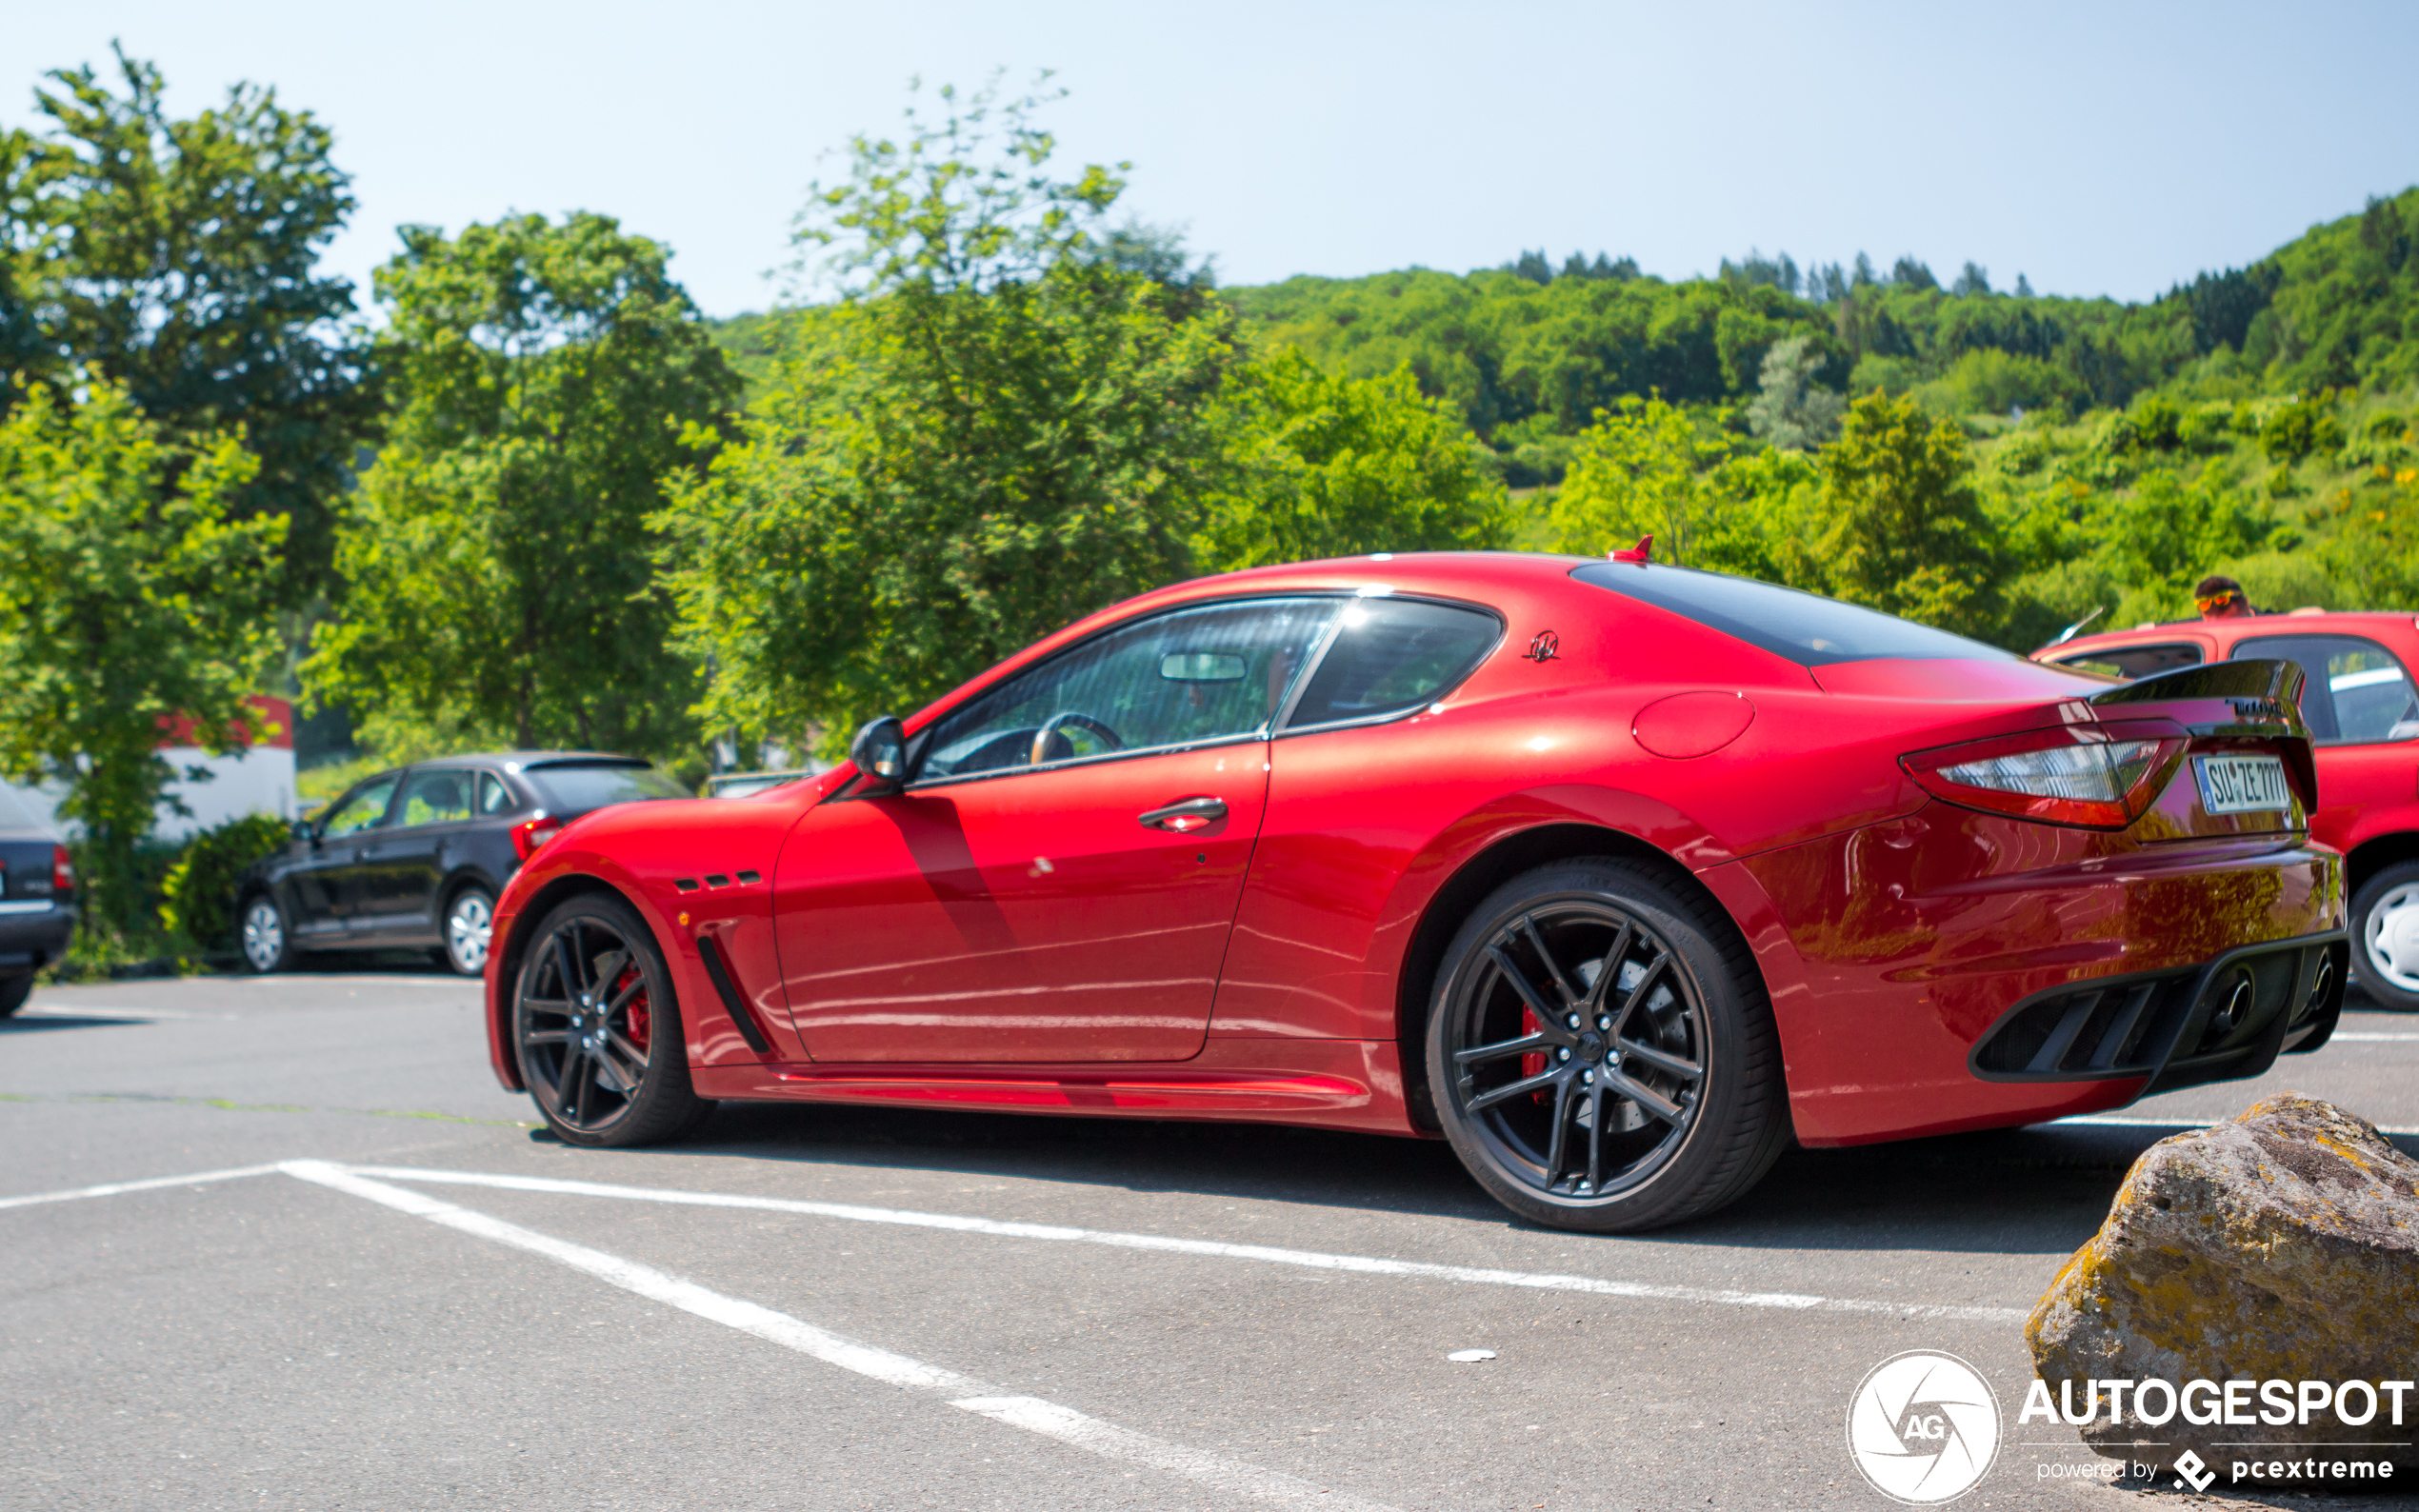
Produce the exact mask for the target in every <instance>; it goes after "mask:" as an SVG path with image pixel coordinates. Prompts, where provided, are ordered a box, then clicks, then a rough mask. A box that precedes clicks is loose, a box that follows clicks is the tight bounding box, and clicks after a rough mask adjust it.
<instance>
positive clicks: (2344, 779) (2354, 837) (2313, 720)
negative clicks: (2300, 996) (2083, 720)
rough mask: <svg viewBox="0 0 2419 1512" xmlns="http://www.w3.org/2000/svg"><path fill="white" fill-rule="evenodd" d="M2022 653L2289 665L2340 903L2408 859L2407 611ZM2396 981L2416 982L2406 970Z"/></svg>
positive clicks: (2112, 660) (2383, 992) (2413, 773)
mask: <svg viewBox="0 0 2419 1512" xmlns="http://www.w3.org/2000/svg"><path fill="white" fill-rule="evenodd" d="M2032 654H2033V658H2034V659H2035V660H2036V661H2040V662H2044V663H2048V664H2050V665H2053V666H2076V667H2080V668H2084V669H2087V670H2090V671H2095V672H2099V673H2102V674H2105V675H2111V676H2118V677H2137V676H2141V675H2144V674H2145V673H2148V672H2155V671H2160V670H2166V669H2169V668H2171V667H2175V666H2192V665H2200V664H2207V663H2211V662H2223V661H2228V660H2230V659H2233V658H2235V657H2238V656H2262V657H2273V656H2286V657H2289V658H2293V659H2297V660H2299V661H2300V662H2301V663H2302V664H2303V666H2304V670H2305V673H2306V674H2307V680H2306V683H2305V688H2306V691H2305V694H2304V698H2303V709H2304V713H2305V716H2306V719H2307V722H2308V723H2309V726H2310V733H2311V744H2312V746H2313V747H2314V752H2313V754H2314V757H2315V760H2316V764H2317V770H2318V806H2317V807H2316V809H2314V810H2313V811H2312V812H2311V814H2310V816H2309V831H2310V836H2311V838H2312V839H2314V840H2316V841H2317V842H2318V843H2319V844H2321V845H2324V846H2332V847H2333V848H2334V849H2336V850H2340V851H2342V852H2343V853H2344V861H2345V867H2344V869H2345V879H2344V885H2345V895H2346V897H2347V898H2359V897H2360V896H2361V895H2362V894H2363V893H2364V891H2365V890H2366V889H2367V888H2368V885H2369V882H2370V881H2371V880H2372V879H2374V878H2377V877H2380V876H2382V875H2384V874H2385V873H2387V872H2388V871H2389V870H2391V869H2393V868H2396V867H2400V866H2404V865H2409V864H2411V863H2413V862H2419V744H2414V743H2413V742H2414V738H2419V723H2414V722H2413V719H2414V718H2419V706H2414V704H2413V700H2412V688H2413V684H2412V682H2411V677H2410V671H2409V669H2410V668H2411V667H2413V666H2419V620H2414V619H2413V617H2412V616H2411V615H2409V614H2407V613H2321V612H2318V611H2314V610H2309V609H2303V610H2297V611H2295V612H2293V613H2290V614H2255V615H2243V616H2238V617H2233V618H2226V619H2215V620H2190V621H2185V622H2183V623H2181V624H2174V625H2145V626H2138V627H2135V628H2133V629H2130V630H2121V631H2110V632H2107V633H2104V634H2100V635H2086V636H2077V637H2076V638H2075V639H2073V640H2071V641H2066V642H2061V643H2060V644H2058V645H2055V646H2047V647H2042V648H2041V649H2040V650H2037V651H2035V652H2033V653H2032ZM2355 664H2357V665H2355ZM2322 692H2323V694H2324V696H2321V695H2322ZM2406 716H2412V718H2406ZM2380 896H2381V897H2382V895H2380ZM2351 923H2352V930H2351V933H2352V935H2353V938H2354V941H2355V944H2356V945H2358V944H2361V943H2363V937H2364V936H2365V935H2366V934H2367V933H2368V931H2367V930H2365V929H2364V928H2363V927H2362V924H2363V923H2364V921H2363V920H2361V919H2359V918H2354V919H2353V920H2352V921H2351ZM2362 964H2363V965H2369V963H2366V962H2363V963H2362ZM2396 975H2398V976H2401V977H2403V978H2404V979H2405V981H2406V983H2407V984H2408V986H2419V982H2412V981H2409V973H2408V972H2403V973H2397V974H2396ZM2362 980H2363V981H2364V983H2365V984H2366V985H2369V989H2370V991H2371V992H2372V993H2375V994H2376V995H2378V996H2380V997H2383V998H2385V999H2387V1000H2388V1002H2389V1005H2391V1006H2395V1007H2404V1008H2408V1007H2414V1006H2419V992H2412V991H2409V990H2408V987H2407V986H2406V987H2397V986H2396V985H2395V984H2394V983H2393V982H2390V981H2383V980H2379V976H2378V973H2377V971H2376V970H2375V968H2373V967H2371V968H2370V969H2369V970H2367V971H2364V973H2363V977H2362Z"/></svg>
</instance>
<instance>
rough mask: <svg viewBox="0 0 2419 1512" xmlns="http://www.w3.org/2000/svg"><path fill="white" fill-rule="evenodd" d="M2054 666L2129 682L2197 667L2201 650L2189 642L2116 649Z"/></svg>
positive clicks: (2067, 659)
mask: <svg viewBox="0 0 2419 1512" xmlns="http://www.w3.org/2000/svg"><path fill="white" fill-rule="evenodd" d="M2058 665H2059V666H2071V667H2073V668H2074V669H2075V670H2076V671H2078V672H2097V673H2099V674H2100V675H2101V676H2103V677H2122V678H2124V679H2126V680H2127V681H2128V682H2130V681H2132V680H2133V679H2134V678H2137V677H2150V676H2154V675H2156V674H2157V673H2160V672H2172V671H2174V670H2175V669H2176V668H2177V667H2179V666H2200V665H2201V648H2200V647H2197V646H2195V645H2193V644H2191V643H2190V642H2189V641H2185V642H2180V643H2177V644H2173V645H2168V646H2120V647H2116V648H2115V649H2114V650H2109V651H2086V652H2085V653H2084V654H2083V655H2081V656H2062V657H2060V658H2058Z"/></svg>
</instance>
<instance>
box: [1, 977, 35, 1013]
mask: <svg viewBox="0 0 2419 1512" xmlns="http://www.w3.org/2000/svg"><path fill="white" fill-rule="evenodd" d="M31 996H33V973H32V972H30V971H28V972H25V973H24V974H22V975H19V976H13V977H0V1019H12V1018H15V1017H16V1015H17V1010H18V1009H19V1008H22V1007H24V1006H25V1000H26V999H28V998H30V997H31Z"/></svg>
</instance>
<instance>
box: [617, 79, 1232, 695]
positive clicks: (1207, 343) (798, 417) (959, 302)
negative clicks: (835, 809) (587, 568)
mask: <svg viewBox="0 0 2419 1512" xmlns="http://www.w3.org/2000/svg"><path fill="white" fill-rule="evenodd" d="M942 100H943V102H944V105H945V107H946V108H947V109H948V111H949V114H948V117H947V119H946V120H945V121H943V122H941V123H938V124H934V123H930V122H928V121H927V120H925V119H923V118H921V117H919V116H918V115H917V114H916V113H915V112H914V111H912V110H910V114H909V120H908V130H907V131H906V132H905V133H904V135H903V137H902V138H901V139H900V140H897V141H892V140H890V139H876V138H870V137H859V138H857V139H856V140H855V141H854V142H853V143H852V145H851V149H850V176H849V179H848V181H847V182H845V183H843V184H839V185H837V186H835V187H831V188H829V189H818V190H817V191H816V193H815V195H814V197H813V198H812V200H811V201H810V204H809V206H808V209H807V211H806V212H805V213H804V214H803V215H802V216H801V219H800V229H799V236H800V240H801V243H802V246H804V247H805V248H806V249H808V251H809V253H810V255H811V254H813V253H814V252H816V251H818V250H819V251H820V252H821V253H823V254H824V256H823V260H822V261H821V263H820V264H819V267H820V269H821V270H822V271H824V272H826V273H828V274H829V275H830V276H831V277H832V278H833V279H834V281H835V282H836V283H837V284H838V285H839V288H840V290H841V298H840V300H839V302H838V304H837V305H836V307H833V308H827V309H823V310H819V311H816V312H814V313H813V314H812V315H811V316H810V317H808V318H809V319H810V323H811V326H812V328H813V332H814V335H813V339H811V340H807V341H801V342H798V343H794V344H791V345H790V347H789V348H788V349H787V350H786V352H785V356H784V358H783V360H782V364H781V367H780V369H779V371H778V373H777V374H776V375H775V376H774V377H773V378H772V379H771V380H770V382H769V383H768V385H767V388H766V391H765V392H764V394H763V396H762V397H760V398H759V399H758V400H757V401H756V403H755V404H754V405H753V406H752V407H751V408H750V410H749V412H748V414H747V416H746V418H745V420H744V422H743V425H742V437H741V439H740V441H739V442H738V443H737V444H735V445H733V446H732V447H730V448H728V449H726V450H725V451H724V452H723V453H722V455H721V456H720V457H719V458H718V459H716V460H715V461H714V462H713V463H712V465H711V466H710V467H709V468H705V469H703V470H701V471H698V472H695V473H693V474H692V475H691V476H690V477H689V478H688V479H687V480H685V481H683V482H681V483H679V484H677V485H675V486H674V488H673V499H672V504H671V507H669V508H668V509H666V510H665V511H664V513H663V514H662V515H661V516H659V517H658V518H659V521H660V523H661V524H662V526H663V527H664V528H665V530H666V531H667V532H668V533H669V534H670V536H671V537H672V538H673V549H672V550H671V551H670V553H669V555H668V561H669V562H670V565H671V571H670V582H671V584H672V586H673V588H674V591H675V592H676V594H677V596H678V598H679V603H680V608H681V634H682V643H683V644H684V645H685V646H686V647H688V649H689V650H690V654H691V655H692V656H693V657H695V658H696V659H697V660H698V661H700V662H703V663H708V664H710V666H712V667H713V669H714V675H713V682H712V686H711V690H710V694H709V696H708V698H707V700H706V703H705V706H704V707H705V712H706V714H707V716H708V718H709V721H710V723H711V724H713V725H714V726H717V727H730V728H734V729H737V730H738V731H740V732H741V733H742V734H743V736H753V737H757V738H761V737H762V736H763V735H766V734H781V735H796V734H798V733H802V732H803V731H805V730H806V729H807V728H808V726H821V727H822V728H823V729H825V730H826V731H827V738H830V739H838V738H844V737H845V735H846V732H847V728H848V726H850V724H851V723H852V722H853V721H855V720H857V719H860V718H862V717H864V716H866V715H869V714H871V713H874V712H879V711H881V710H882V709H885V708H888V709H891V710H895V711H899V712H905V711H907V710H908V709H910V708H912V707H914V706H918V705H920V704H922V703H923V702H924V701H925V700H927V699H929V698H930V697H931V696H932V695H934V694H935V693H938V692H941V691H943V690H945V689H947V688H948V687H950V686H952V685H953V684H955V683H957V682H959V681H961V680H963V679H964V678H965V677H967V676H968V675H970V674H971V673H973V672H975V671H978V670H980V669H981V668H982V667H984V666H988V665H990V663H992V662H993V661H996V660H997V659H998V658H1000V657H1001V656H1003V655H1005V654H1007V653H1008V652H1010V651H1012V650H1014V649H1016V648H1017V647H1021V646H1023V645H1025V644H1026V643H1027V642H1029V641H1030V640H1032V639H1033V638H1035V637H1036V636H1039V635H1042V634H1045V633H1047V632H1049V631H1050V630H1053V629H1056V628H1058V627H1061V626H1063V625H1066V624H1068V623H1069V622H1070V621H1072V620H1074V619H1077V618H1080V617H1081V616H1083V615H1085V614H1088V613H1090V612H1091V611H1092V610H1094V609H1097V608H1099V607H1103V606H1104V605H1107V604H1110V603H1112V602H1114V601H1115V600H1117V599H1120V598H1124V597H1126V596H1128V595H1130V594H1132V593H1135V592H1138V591H1140V590H1142V589H1144V588H1148V587H1153V586H1155V585H1158V584H1161V583H1165V582H1167V581H1169V580H1170V579H1172V578H1178V577H1182V576H1184V575H1185V574H1186V573H1187V572H1189V571H1190V567H1191V554H1190V541H1191V539H1192V537H1193V536H1194V534H1195V533H1196V532H1197V531H1198V530H1199V529H1200V527H1201V525H1202V522H1203V514H1204V501H1205V500H1207V499H1208V498H1210V497H1212V496H1214V495H1216V494H1217V493H1218V492H1219V491H1220V489H1221V488H1222V487H1226V486H1227V480H1228V479H1229V477H1230V475H1231V464H1230V462H1229V454H1228V447H1227V437H1226V428H1225V427H1224V426H1223V424H1222V417H1221V413H1220V411H1219V409H1218V394H1219V388H1220V385H1221V381H1222V379H1223V378H1224V376H1225V374H1226V372H1227V370H1228V368H1229V367H1230V366H1231V365H1232V364H1233V363H1234V362H1235V361H1236V348H1235V343H1234V338H1233V333H1232V329H1231V319H1230V317H1229V315H1228V314H1227V313H1226V311H1225V310H1224V309H1223V308H1222V307H1219V306H1218V305H1216V304H1215V303H1214V302H1213V301H1211V300H1210V299H1209V298H1208V297H1207V290H1206V288H1204V285H1203V281H1202V280H1201V279H1200V278H1199V277H1197V276H1192V275H1185V276H1176V275H1173V274H1171V273H1170V271H1169V270H1168V269H1166V268H1165V266H1164V265H1165V261H1166V260H1165V258H1164V257H1160V256H1150V257H1142V256H1138V255H1132V254H1134V253H1135V251H1136V246H1135V244H1134V243H1133V242H1132V241H1131V240H1130V239H1129V240H1127V241H1125V242H1123V243H1121V242H1120V240H1119V239H1118V237H1117V235H1116V233H1114V232H1112V231H1110V229H1108V228H1107V222H1106V217H1107V215H1108V213H1109V211H1110V208H1111V207H1112V206H1113V205H1114V204H1115V202H1116V200H1117V198H1118V196H1119V194H1120V193H1121V192H1122V191H1123V189H1124V181H1123V180H1122V179H1121V178H1120V177H1119V176H1118V175H1119V173H1120V172H1121V171H1122V166H1121V167H1120V169H1109V168H1104V167H1099V166H1093V167H1090V168H1087V169H1084V170H1083V171H1082V172H1081V173H1079V174H1078V175H1076V176H1075V177H1073V178H1071V179H1060V178H1056V177H1053V176H1052V175H1051V174H1050V169H1049V163H1050V157H1051V154H1052V152H1053V150H1054V146H1055V144H1054V143H1053V142H1052V140H1051V138H1050V135H1049V133H1048V132H1046V131H1043V130H1042V129H1040V128H1039V127H1038V126H1037V125H1036V124H1035V122H1034V119H1033V116H1034V111H1035V110H1036V109H1037V108H1038V106H1039V104H1040V103H1041V102H1039V101H1036V100H1033V99H1030V98H1027V99H1020V100H1017V101H1014V102H1011V103H1009V104H1006V105H1000V104H998V103H997V102H996V101H995V99H994V97H993V95H992V94H991V93H990V91H986V92H985V93H983V94H981V95H978V96H976V97H975V98H974V99H972V100H971V101H970V102H966V103H965V104H964V105H961V104H960V102H959V101H958V100H957V98H956V96H955V95H954V94H953V93H951V92H950V91H948V90H944V91H942ZM1121 248H1122V250H1121Z"/></svg>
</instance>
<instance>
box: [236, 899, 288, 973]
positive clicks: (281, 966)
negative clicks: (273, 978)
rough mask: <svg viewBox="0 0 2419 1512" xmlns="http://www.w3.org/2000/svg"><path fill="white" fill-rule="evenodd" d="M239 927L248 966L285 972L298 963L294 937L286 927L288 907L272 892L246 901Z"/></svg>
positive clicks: (238, 930)
mask: <svg viewBox="0 0 2419 1512" xmlns="http://www.w3.org/2000/svg"><path fill="white" fill-rule="evenodd" d="M236 930H237V938H236V944H237V945H240V946H241V947H242V949H243V953H244V965H247V966H249V967H250V968H251V969H252V970H254V971H262V972H267V971H283V970H285V969H286V968H287V967H288V966H290V965H293V964H294V937H293V931H291V930H290V929H288V928H287V927H286V910H285V909H283V908H280V907H279V906H277V900H276V899H274V898H272V897H270V895H269V894H267V893H265V892H256V893H253V894H252V895H251V896H250V897H249V898H247V899H245V900H244V911H243V916H242V918H241V919H239V920H238V921H237V923H236Z"/></svg>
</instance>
